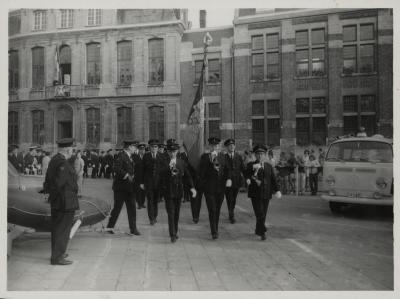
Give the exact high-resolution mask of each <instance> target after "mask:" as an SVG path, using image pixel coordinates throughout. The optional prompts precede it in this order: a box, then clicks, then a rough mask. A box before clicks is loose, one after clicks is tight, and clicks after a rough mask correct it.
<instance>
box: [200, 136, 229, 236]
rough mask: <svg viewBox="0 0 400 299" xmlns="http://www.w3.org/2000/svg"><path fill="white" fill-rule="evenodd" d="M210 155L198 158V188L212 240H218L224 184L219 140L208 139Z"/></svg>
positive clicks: (222, 159) (223, 169) (222, 155)
mask: <svg viewBox="0 0 400 299" xmlns="http://www.w3.org/2000/svg"><path fill="white" fill-rule="evenodd" d="M208 142H209V144H210V146H211V152H210V153H204V154H202V155H201V158H200V165H199V180H200V188H201V190H203V191H204V195H205V198H206V203H207V209H208V217H209V220H210V228H211V235H212V238H213V239H214V240H215V239H218V223H219V215H220V211H221V206H222V202H223V201H224V191H225V184H226V174H225V156H224V154H223V153H221V152H220V147H219V143H220V142H221V140H220V139H219V138H216V137H210V138H209V139H208Z"/></svg>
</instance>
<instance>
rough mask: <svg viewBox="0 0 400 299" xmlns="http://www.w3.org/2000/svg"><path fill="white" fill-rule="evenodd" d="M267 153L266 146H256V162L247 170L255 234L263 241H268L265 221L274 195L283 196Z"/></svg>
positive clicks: (250, 164)
mask: <svg viewBox="0 0 400 299" xmlns="http://www.w3.org/2000/svg"><path fill="white" fill-rule="evenodd" d="M267 151H268V149H267V148H266V147H265V146H264V145H256V146H255V147H254V149H253V152H254V153H255V156H256V161H254V162H250V163H249V164H248V165H247V170H246V183H247V185H248V186H249V192H248V196H249V198H251V203H252V205H253V210H254V214H255V216H256V219H257V222H256V230H255V234H256V235H258V236H260V237H261V240H265V239H266V235H265V233H266V232H267V228H266V227H265V219H266V217H267V212H268V205H269V201H270V199H271V197H272V194H274V193H275V196H276V197H277V198H281V196H282V195H281V192H280V191H279V185H278V183H277V181H276V177H275V174H274V171H273V169H272V166H271V165H270V164H269V163H267V162H266V161H267V158H266V157H267Z"/></svg>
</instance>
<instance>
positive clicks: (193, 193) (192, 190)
mask: <svg viewBox="0 0 400 299" xmlns="http://www.w3.org/2000/svg"><path fill="white" fill-rule="evenodd" d="M190 191H191V192H192V197H193V198H194V197H196V195H197V192H196V189H194V188H192V189H190Z"/></svg>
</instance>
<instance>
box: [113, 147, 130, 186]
mask: <svg viewBox="0 0 400 299" xmlns="http://www.w3.org/2000/svg"><path fill="white" fill-rule="evenodd" d="M114 172H115V176H114V181H113V190H114V191H125V192H133V182H131V181H130V180H129V179H128V178H126V179H125V180H124V177H125V176H126V174H129V175H131V176H132V175H134V174H135V171H134V162H133V160H132V158H131V157H130V156H129V155H128V154H127V152H125V151H121V152H120V153H119V155H118V157H117V159H116V160H115V162H114ZM134 179H135V178H134Z"/></svg>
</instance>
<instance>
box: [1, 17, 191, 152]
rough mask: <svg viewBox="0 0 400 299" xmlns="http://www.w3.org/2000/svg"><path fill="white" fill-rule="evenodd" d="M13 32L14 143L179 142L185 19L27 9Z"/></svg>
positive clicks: (15, 22) (106, 144)
mask: <svg viewBox="0 0 400 299" xmlns="http://www.w3.org/2000/svg"><path fill="white" fill-rule="evenodd" d="M9 22H10V24H12V25H13V26H10V30H11V31H10V32H9V33H10V35H9V60H10V67H9V75H10V78H17V79H16V80H10V83H9V88H10V90H9V94H10V97H9V143H17V144H20V145H21V146H22V147H23V148H26V147H27V146H28V145H30V144H32V143H36V144H37V143H39V144H42V145H43V147H50V148H52V147H53V146H54V144H55V141H56V140H57V139H59V138H62V137H74V138H75V139H76V141H77V146H78V147H81V148H83V147H88V146H89V147H94V148H101V149H107V148H110V147H115V146H118V145H120V144H121V141H122V140H123V139H124V138H135V139H137V140H148V139H149V138H159V139H161V140H164V139H165V138H167V137H168V138H177V136H178V134H179V125H178V124H179V122H180V121H179V116H180V113H179V107H180V105H179V102H180V94H181V84H180V72H179V68H180V61H179V46H180V42H181V36H182V33H183V31H184V30H185V29H186V26H187V25H186V24H187V11H185V10H173V9H170V10H162V9H149V10H97V9H89V10H87V9H77V10H56V9H52V10H31V9H22V10H18V11H13V12H10V17H9ZM15 27H17V28H16V29H15ZM57 51H58V54H56V52H57ZM57 56H58V61H59V65H60V67H59V69H57V67H56V66H57V63H56V61H57V58H56V57H57ZM55 81H57V82H55Z"/></svg>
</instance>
